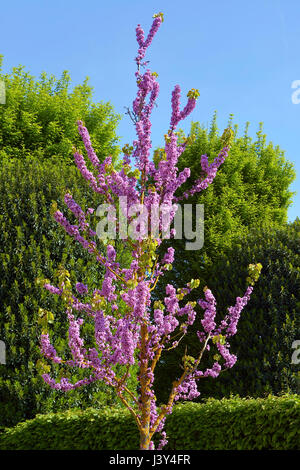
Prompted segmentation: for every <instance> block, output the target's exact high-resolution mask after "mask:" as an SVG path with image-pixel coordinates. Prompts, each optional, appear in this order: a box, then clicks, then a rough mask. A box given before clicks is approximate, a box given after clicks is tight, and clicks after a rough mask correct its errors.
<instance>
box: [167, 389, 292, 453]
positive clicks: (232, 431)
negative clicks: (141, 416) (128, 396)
mask: <svg viewBox="0 0 300 470" xmlns="http://www.w3.org/2000/svg"><path fill="white" fill-rule="evenodd" d="M299 420H300V398H299V397H298V396H292V395H291V396H286V397H280V398H278V397H273V396H269V397H268V398H266V399H256V400H254V399H247V400H246V399H241V398H231V399H222V400H219V401H218V400H214V399H210V400H208V401H206V402H205V403H204V404H199V403H183V404H180V405H176V407H175V408H174V411H173V413H172V415H170V416H168V418H167V421H166V432H167V436H168V439H169V443H168V445H167V448H166V449H172V450H180V449H184V450H288V449H289V450H291V449H295V450H296V449H299V442H300V432H299Z"/></svg>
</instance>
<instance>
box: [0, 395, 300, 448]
mask: <svg viewBox="0 0 300 470" xmlns="http://www.w3.org/2000/svg"><path fill="white" fill-rule="evenodd" d="M299 420H300V398H299V397H297V396H292V395H290V396H285V397H280V398H278V397H273V396H269V397H268V398H266V399H258V400H254V399H251V400H249V399H248V400H245V399H241V398H236V397H235V398H231V399H227V400H226V399H223V400H220V401H218V400H213V399H210V400H208V401H207V402H206V403H204V404H198V403H183V404H180V405H176V406H175V407H174V411H173V413H172V415H169V416H167V420H166V432H167V436H168V439H169V443H168V445H167V447H166V450H182V449H184V450H198V449H199V450H200V449H201V450H202V449H205V450H220V449H224V450H235V449H238V450H263V449H267V450H271V449H273V450H275V449H276V450H292V449H298V448H299V439H300V432H299ZM138 446H139V436H138V431H137V429H136V426H135V422H134V419H133V417H132V416H131V415H130V413H129V412H128V410H123V409H114V408H107V407H105V408H102V409H100V410H94V409H87V410H85V411H77V410H76V411H67V412H63V413H56V414H53V413H52V414H47V415H38V416H36V418H35V419H33V420H28V421H26V422H24V423H19V424H18V425H17V426H16V427H14V428H11V429H7V430H6V431H5V432H3V434H2V435H0V449H1V450H40V449H43V450H133V449H137V448H138Z"/></svg>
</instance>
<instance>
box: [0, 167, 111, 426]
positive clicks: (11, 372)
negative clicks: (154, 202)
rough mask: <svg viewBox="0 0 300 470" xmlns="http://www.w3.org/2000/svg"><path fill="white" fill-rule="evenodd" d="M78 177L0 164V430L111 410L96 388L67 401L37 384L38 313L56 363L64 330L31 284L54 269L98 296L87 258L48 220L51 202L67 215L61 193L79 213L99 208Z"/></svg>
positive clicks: (54, 307) (96, 273) (49, 299)
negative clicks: (78, 411) (75, 412)
mask: <svg viewBox="0 0 300 470" xmlns="http://www.w3.org/2000/svg"><path fill="white" fill-rule="evenodd" d="M55 163H56V164H55ZM77 172H78V170H77V169H76V168H75V165H74V166H72V167H71V166H68V165H66V164H63V163H62V162H60V161H56V162H52V163H51V165H49V162H47V161H42V162H40V161H38V160H37V159H25V160H18V159H14V160H11V161H7V160H4V161H3V162H2V167H1V171H0V247H1V248H0V279H1V281H0V339H1V340H2V341H4V342H5V344H6V364H5V365H0V402H1V407H0V425H5V426H9V425H13V424H16V423H17V422H18V421H21V420H25V419H28V418H32V417H34V416H35V414H36V413H37V412H39V413H42V412H47V411H56V410H60V409H66V408H68V407H73V406H75V407H79V408H81V407H85V406H93V407H97V406H100V405H101V403H115V398H114V395H113V392H112V391H111V390H110V389H109V388H108V387H106V386H105V385H104V384H103V383H96V384H91V385H90V386H88V387H85V388H84V389H80V390H77V391H72V392H70V393H68V394H64V393H63V392H59V391H53V390H51V389H50V387H49V386H48V385H45V384H44V381H43V379H42V378H41V373H42V370H39V367H38V364H39V360H40V359H41V355H40V351H39V335H40V333H41V328H40V326H39V324H38V319H39V313H38V312H39V307H42V308H44V309H47V310H50V311H52V312H53V313H54V315H55V317H54V324H53V325H52V328H51V331H52V334H53V338H54V339H55V338H62V340H61V339H60V342H59V344H58V343H57V342H56V346H57V349H58V351H60V353H62V354H63V355H64V353H63V351H64V350H65V349H66V350H68V347H66V341H67V326H68V322H67V320H66V315H65V311H64V307H63V306H62V304H61V303H60V299H58V298H55V297H56V296H52V295H48V293H47V292H46V291H45V290H44V289H41V287H40V286H38V285H36V284H35V279H36V278H37V277H38V276H42V277H43V278H49V279H51V280H52V279H53V273H54V271H55V270H56V269H57V267H58V266H59V265H60V264H61V263H63V264H64V265H65V267H66V269H68V270H69V271H70V274H71V278H72V280H73V281H74V280H76V281H79V282H83V283H85V284H88V285H89V287H90V288H99V282H100V281H101V280H102V276H103V272H102V269H101V267H100V266H97V265H95V263H94V262H93V259H92V255H89V254H88V253H87V252H86V250H84V249H83V248H81V245H79V244H78V243H76V242H74V240H73V239H71V237H69V236H67V235H66V233H65V232H64V230H63V229H62V228H59V227H58V224H57V223H56V222H55V220H54V219H53V218H52V216H51V214H50V208H51V201H52V200H54V201H57V204H58V207H60V209H61V210H62V211H63V212H65V213H67V212H66V211H67V209H66V206H65V204H64V202H63V196H64V194H65V192H66V188H72V194H73V196H74V198H75V199H76V201H78V202H79V203H80V204H81V206H82V207H83V208H84V209H85V210H86V209H87V208H88V207H97V206H98V204H99V203H100V202H101V201H100V200H99V195H98V196H97V195H96V194H94V193H93V192H92V191H90V189H89V187H88V185H87V184H86V182H85V181H83V180H82V179H81V178H78V175H77ZM71 215H72V214H71ZM68 217H70V214H68ZM93 217H94V218H95V219H94V221H95V224H96V216H95V215H94V214H93V215H92V216H91V226H92V227H95V225H94V224H93ZM70 220H72V219H71V218H70ZM75 260H76V262H75ZM56 373H58V371H56Z"/></svg>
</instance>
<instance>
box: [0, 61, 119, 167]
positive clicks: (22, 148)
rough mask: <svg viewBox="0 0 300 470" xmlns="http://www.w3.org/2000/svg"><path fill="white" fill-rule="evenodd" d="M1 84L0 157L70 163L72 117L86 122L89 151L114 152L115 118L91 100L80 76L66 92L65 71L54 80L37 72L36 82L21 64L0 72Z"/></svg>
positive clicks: (73, 130) (73, 140) (108, 106)
mask: <svg viewBox="0 0 300 470" xmlns="http://www.w3.org/2000/svg"><path fill="white" fill-rule="evenodd" d="M1 65H2V56H0V80H1V81H3V82H4V83H5V90H6V103H5V105H1V106H0V159H1V160H2V159H3V158H4V156H8V157H9V158H21V159H22V158H25V157H26V156H29V157H30V158H33V157H37V158H38V159H49V158H51V157H54V156H55V157H57V158H58V159H59V160H64V161H69V163H72V158H73V156H72V155H73V154H72V146H73V145H77V146H78V148H81V146H82V143H81V142H80V138H79V137H78V133H77V129H76V124H75V123H76V120H77V119H79V117H81V119H84V120H85V122H86V124H87V125H88V126H89V129H90V133H91V136H92V138H93V142H94V147H95V150H96V151H97V152H98V155H99V157H100V158H102V159H104V157H105V156H106V155H107V154H109V155H112V157H113V160H114V161H115V159H116V158H117V156H118V152H119V148H118V146H117V142H118V138H117V136H116V126H117V124H118V121H119V119H120V117H119V116H118V115H116V114H115V113H114V111H113V108H112V106H111V104H110V103H103V102H101V103H97V104H96V103H93V102H92V88H91V87H90V86H89V84H88V79H87V78H86V79H85V81H84V82H83V84H82V85H77V86H75V87H74V88H73V90H72V91H71V90H70V84H71V81H70V76H69V74H68V72H67V71H64V72H63V73H62V76H61V78H60V79H57V78H56V77H55V76H53V75H51V76H48V75H47V74H46V73H42V74H41V76H40V78H39V80H36V79H35V78H34V77H33V76H31V75H30V74H29V73H28V72H25V70H24V67H23V66H19V67H14V68H13V70H12V73H11V74H4V73H2V72H1Z"/></svg>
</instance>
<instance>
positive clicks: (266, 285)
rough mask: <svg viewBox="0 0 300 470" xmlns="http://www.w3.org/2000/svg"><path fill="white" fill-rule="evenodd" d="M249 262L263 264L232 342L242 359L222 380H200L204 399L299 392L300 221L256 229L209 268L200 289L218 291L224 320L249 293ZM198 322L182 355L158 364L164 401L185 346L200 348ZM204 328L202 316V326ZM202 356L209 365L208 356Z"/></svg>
mask: <svg viewBox="0 0 300 470" xmlns="http://www.w3.org/2000/svg"><path fill="white" fill-rule="evenodd" d="M250 263H261V264H262V265H263V268H262V272H261V276H260V279H259V281H258V282H257V284H256V285H255V289H254V290H253V293H252V295H251V299H250V301H249V303H248V304H247V307H246V308H245V309H244V310H243V311H242V313H241V317H240V320H239V323H238V332H237V334H236V335H235V336H234V337H233V338H232V341H231V351H232V353H234V354H236V356H237V358H238V359H237V362H236V364H235V365H234V367H233V368H232V369H230V370H228V371H225V372H224V373H223V374H221V375H220V377H218V380H215V379H212V378H207V379H203V380H201V381H200V382H199V391H200V392H201V396H200V399H201V398H203V397H207V396H212V397H216V398H221V397H223V396H225V397H228V396H229V395H230V394H232V393H233V394H239V395H240V396H243V397H246V396H252V397H263V396H265V395H266V394H268V393H272V394H274V395H279V394H281V393H282V392H289V391H290V392H293V393H300V386H299V385H300V384H299V378H300V377H299V375H298V374H299V373H300V364H292V363H291V362H292V354H293V352H294V349H293V348H292V346H293V342H294V341H296V340H299V339H300V221H299V220H296V221H295V222H294V223H291V224H288V225H287V226H286V227H284V228H282V229H276V230H275V229H274V230H271V229H270V230H264V231H260V230H254V231H253V233H251V234H250V235H248V236H247V237H244V238H242V239H241V240H240V242H239V243H236V244H234V245H233V247H232V248H231V249H228V250H227V251H226V252H223V254H221V255H219V259H216V260H215V263H214V264H213V266H211V268H210V270H207V272H206V278H205V280H203V279H201V287H204V286H205V285H207V286H208V287H209V288H210V289H211V290H212V291H213V292H214V294H215V297H216V301H217V311H218V315H219V319H221V318H223V316H224V314H225V313H226V309H227V307H229V306H230V305H234V302H235V298H236V297H237V296H239V295H241V293H243V292H244V290H245V288H246V281H245V280H246V277H247V266H248V265H249V264H250ZM200 294H201V291H200ZM199 316H201V314H199ZM196 323H197V320H196V322H195V328H194V329H193V333H194V334H192V335H190V336H189V337H188V338H187V340H186V341H185V342H183V344H182V347H181V348H180V349H179V350H178V352H177V354H175V353H172V354H171V352H170V353H169V356H166V359H165V361H164V362H161V363H160V365H159V369H158V371H159V373H158V375H157V382H156V387H157V394H158V396H159V397H160V399H162V400H164V399H165V390H166V387H167V382H169V381H171V380H174V378H175V377H176V373H177V372H176V371H178V363H179V362H180V360H181V355H183V353H184V350H185V348H188V352H189V354H191V355H193V352H194V353H195V354H196V352H197V348H198V347H199V346H198V344H199V343H198V339H197V338H196V334H195V331H196V329H197V325H196ZM199 326H200V322H199V320H198V329H199ZM216 352H217V351H216ZM203 360H204V362H203V366H204V367H205V366H207V365H208V363H207V362H206V357H204V358H203ZM298 377H299V378H298Z"/></svg>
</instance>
